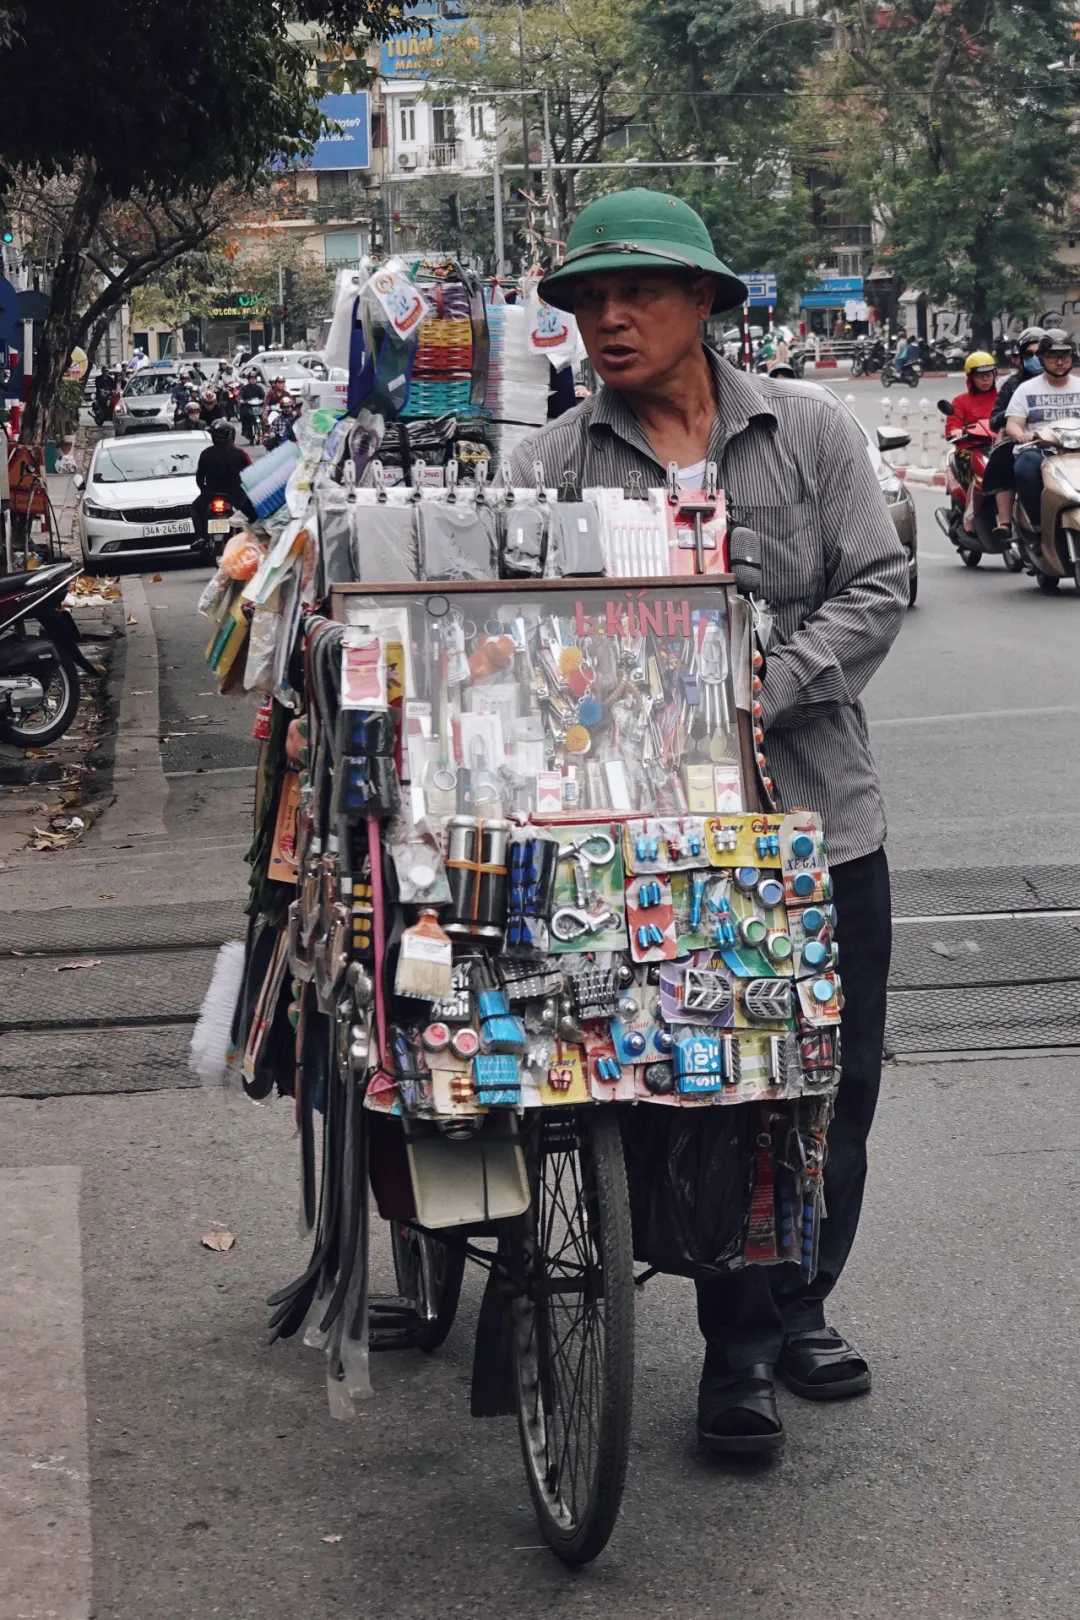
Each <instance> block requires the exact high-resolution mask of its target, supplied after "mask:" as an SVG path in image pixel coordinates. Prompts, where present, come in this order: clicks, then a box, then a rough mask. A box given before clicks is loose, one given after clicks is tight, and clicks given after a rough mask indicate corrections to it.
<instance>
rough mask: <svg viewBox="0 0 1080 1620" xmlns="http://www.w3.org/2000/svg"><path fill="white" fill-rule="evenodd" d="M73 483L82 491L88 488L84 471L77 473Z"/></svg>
mask: <svg viewBox="0 0 1080 1620" xmlns="http://www.w3.org/2000/svg"><path fill="white" fill-rule="evenodd" d="M72 483H73V484H74V485H75V488H76V489H77V490H80V491H81V490H84V489H85V488H86V479H85V478H84V477H83V475H82V473H76V474H75V477H74V478H73V479H72Z"/></svg>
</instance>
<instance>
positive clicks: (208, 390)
mask: <svg viewBox="0 0 1080 1620" xmlns="http://www.w3.org/2000/svg"><path fill="white" fill-rule="evenodd" d="M199 405H200V408H201V410H202V419H203V422H204V423H205V425H206V426H207V427H212V426H213V425H214V423H215V422H216V421H217V419H218V417H219V415H220V414H221V413H220V411H219V410H218V394H217V389H216V388H215V387H214V385H213V383H207V384H206V386H205V388H203V389H201V390H200V393H199Z"/></svg>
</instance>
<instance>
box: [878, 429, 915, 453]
mask: <svg viewBox="0 0 1080 1620" xmlns="http://www.w3.org/2000/svg"><path fill="white" fill-rule="evenodd" d="M910 443H911V434H910V433H905V432H904V429H903V428H880V427H879V428H878V430H877V445H878V449H879V450H881V451H885V450H903V449H904V448H905V447H906V446H907V445H909V444H910Z"/></svg>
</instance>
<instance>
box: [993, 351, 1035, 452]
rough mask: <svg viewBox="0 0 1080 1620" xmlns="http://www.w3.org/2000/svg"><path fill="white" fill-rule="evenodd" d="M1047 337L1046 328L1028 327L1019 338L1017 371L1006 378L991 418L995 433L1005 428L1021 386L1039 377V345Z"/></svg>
mask: <svg viewBox="0 0 1080 1620" xmlns="http://www.w3.org/2000/svg"><path fill="white" fill-rule="evenodd" d="M1045 336H1046V331H1045V328H1043V327H1041V326H1026V327H1025V328H1024V330H1023V331H1022V332H1021V334H1020V336H1019V337H1018V338H1017V340H1016V370H1015V371H1013V372H1011V373H1010V375H1009V376H1008V377H1006V379H1005V381H1004V382H1003V383H1002V385H1001V387H1000V388H999V389H998V391H997V398H996V399H995V401H994V409H993V411H992V413H991V416H990V426H991V427H992V428H993V429H994V432H995V433H1000V432H1001V430H1002V428H1003V427H1004V426H1005V411H1006V409H1007V407H1008V404H1009V401H1010V399H1012V397H1013V395H1014V394H1015V393H1016V390H1017V389H1018V388H1019V387H1020V384H1021V383H1025V382H1027V381H1028V379H1029V378H1030V377H1037V376H1038V375H1039V373H1040V372H1041V371H1042V368H1043V366H1042V361H1041V360H1040V359H1039V344H1040V343H1041V342H1042V340H1043V338H1044V337H1045Z"/></svg>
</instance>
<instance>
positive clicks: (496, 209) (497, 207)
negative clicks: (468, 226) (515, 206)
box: [491, 156, 506, 276]
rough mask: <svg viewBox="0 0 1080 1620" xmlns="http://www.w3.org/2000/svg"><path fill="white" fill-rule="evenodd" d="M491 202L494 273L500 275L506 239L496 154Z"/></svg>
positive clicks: (492, 173)
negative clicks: (493, 229) (493, 230)
mask: <svg viewBox="0 0 1080 1620" xmlns="http://www.w3.org/2000/svg"><path fill="white" fill-rule="evenodd" d="M491 202H492V211H493V214H494V223H495V274H496V275H497V276H501V275H502V273H503V265H504V264H505V262H506V240H505V237H504V235H503V198H502V168H501V166H500V164H499V159H498V156H496V158H495V160H494V162H493V163H492V166H491Z"/></svg>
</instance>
